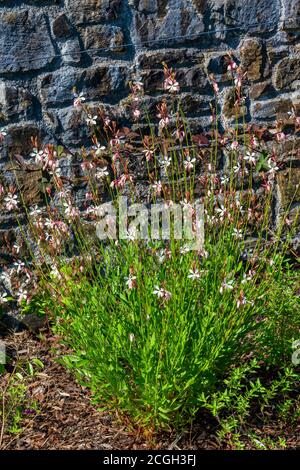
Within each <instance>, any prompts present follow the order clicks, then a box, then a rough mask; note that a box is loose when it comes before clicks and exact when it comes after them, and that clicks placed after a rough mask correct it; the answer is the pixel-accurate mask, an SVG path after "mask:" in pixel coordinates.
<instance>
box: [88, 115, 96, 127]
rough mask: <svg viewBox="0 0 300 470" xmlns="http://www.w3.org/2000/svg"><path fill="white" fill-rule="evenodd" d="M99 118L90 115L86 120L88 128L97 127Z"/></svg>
mask: <svg viewBox="0 0 300 470" xmlns="http://www.w3.org/2000/svg"><path fill="white" fill-rule="evenodd" d="M97 117H98V116H91V115H90V114H88V117H87V118H86V123H87V125H88V126H95V125H96V124H97Z"/></svg>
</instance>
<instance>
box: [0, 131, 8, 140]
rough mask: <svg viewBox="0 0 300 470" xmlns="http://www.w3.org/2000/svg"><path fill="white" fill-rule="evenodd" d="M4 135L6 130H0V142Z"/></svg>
mask: <svg viewBox="0 0 300 470" xmlns="http://www.w3.org/2000/svg"><path fill="white" fill-rule="evenodd" d="M6 136H7V132H4V131H0V142H3V140H4V137H6Z"/></svg>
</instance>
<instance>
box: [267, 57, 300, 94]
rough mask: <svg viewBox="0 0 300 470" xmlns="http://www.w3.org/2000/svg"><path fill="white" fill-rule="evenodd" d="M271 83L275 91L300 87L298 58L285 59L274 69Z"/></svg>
mask: <svg viewBox="0 0 300 470" xmlns="http://www.w3.org/2000/svg"><path fill="white" fill-rule="evenodd" d="M273 83H274V86H275V88H276V89H277V90H282V89H284V88H292V89H296V88H299V86H300V57H286V58H284V59H282V60H281V61H280V62H279V63H278V64H277V66H276V67H275V69H274V72H273Z"/></svg>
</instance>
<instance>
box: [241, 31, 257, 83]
mask: <svg viewBox="0 0 300 470" xmlns="http://www.w3.org/2000/svg"><path fill="white" fill-rule="evenodd" d="M240 56H241V69H242V71H243V73H245V72H246V73H247V78H248V80H259V79H260V78H261V72H262V70H261V68H262V47H261V42H260V41H259V40H257V39H246V40H245V41H243V42H242V44H241V45H240Z"/></svg>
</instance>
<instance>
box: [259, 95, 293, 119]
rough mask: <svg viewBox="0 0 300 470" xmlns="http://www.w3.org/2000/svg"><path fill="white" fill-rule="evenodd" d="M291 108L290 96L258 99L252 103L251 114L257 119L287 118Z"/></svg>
mask: <svg viewBox="0 0 300 470" xmlns="http://www.w3.org/2000/svg"><path fill="white" fill-rule="evenodd" d="M291 110H292V100H291V99H290V98H285V99H278V98H274V99H271V100H265V101H259V102H255V103H253V105H252V107H251V114H252V117H253V118H254V119H255V120H258V121H275V119H279V120H283V121H285V120H288V119H289V114H288V113H289V112H291Z"/></svg>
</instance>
